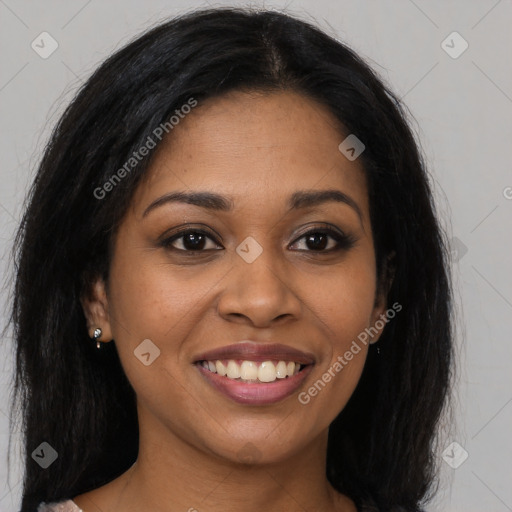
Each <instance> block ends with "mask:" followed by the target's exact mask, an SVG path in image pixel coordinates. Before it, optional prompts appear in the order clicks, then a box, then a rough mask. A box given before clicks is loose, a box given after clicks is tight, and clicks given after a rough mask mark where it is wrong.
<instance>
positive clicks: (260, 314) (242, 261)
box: [219, 235, 301, 324]
mask: <svg viewBox="0 0 512 512" xmlns="http://www.w3.org/2000/svg"><path fill="white" fill-rule="evenodd" d="M256 236H258V238H259V239H260V240H262V238H263V236H264V235H256ZM262 241H263V240H262ZM269 245H270V244H269ZM287 277H288V278H289V277H290V274H289V273H288V275H287V272H286V264H285V263H284V262H283V261H282V260H281V259H280V258H279V257H278V256H276V254H275V251H274V250H273V249H271V248H270V247H269V248H264V247H263V246H262V245H261V244H260V243H259V242H258V241H257V240H256V237H253V236H248V237H247V238H246V239H244V240H243V241H242V242H241V243H240V244H239V245H238V246H237V248H236V254H234V259H233V268H232V270H231V272H230V273H229V275H228V282H229V285H228V287H227V288H226V290H225V291H224V293H223V295H222V297H221V300H220V302H219V312H220V314H221V315H233V314H235V315H236V316H240V315H243V316H245V317H248V318H250V319H251V320H252V322H253V323H255V324H266V323H268V322H270V321H272V320H273V319H274V318H277V317H280V316H283V315H287V314H288V315H293V316H298V315H299V314H300V309H301V308H300V300H299V299H298V298H297V297H296V294H295V292H294V291H293V290H292V289H291V287H290V286H291V283H290V279H287Z"/></svg>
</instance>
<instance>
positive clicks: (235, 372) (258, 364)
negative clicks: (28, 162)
mask: <svg viewBox="0 0 512 512" xmlns="http://www.w3.org/2000/svg"><path fill="white" fill-rule="evenodd" d="M196 364H197V365H199V366H201V367H202V368H204V369H205V370H208V371H209V372H211V373H215V374H217V375H219V376H220V377H225V378H226V379H229V380H233V381H238V382H244V383H255V384H257V383H259V384H261V383H267V384H270V383H273V382H276V381H282V380H285V379H288V378H290V377H293V376H294V375H297V374H299V372H301V371H302V370H304V368H306V366H310V365H307V364H301V363H298V362H295V361H271V360H268V361H249V360H235V359H223V360H221V359H217V360H212V361H206V360H201V361H198V362H197V363H196Z"/></svg>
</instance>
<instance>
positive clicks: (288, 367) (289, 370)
mask: <svg viewBox="0 0 512 512" xmlns="http://www.w3.org/2000/svg"><path fill="white" fill-rule="evenodd" d="M294 372H295V363H294V362H293V361H290V362H289V363H288V364H287V365H286V373H287V375H288V377H291V376H292V375H293V374H294Z"/></svg>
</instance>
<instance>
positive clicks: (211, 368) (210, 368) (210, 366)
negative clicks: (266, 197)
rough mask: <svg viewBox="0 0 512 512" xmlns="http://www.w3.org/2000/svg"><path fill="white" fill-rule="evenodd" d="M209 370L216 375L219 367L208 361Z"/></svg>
mask: <svg viewBox="0 0 512 512" xmlns="http://www.w3.org/2000/svg"><path fill="white" fill-rule="evenodd" d="M208 370H210V371H211V372H214V373H215V372H217V367H216V366H215V363H214V362H213V361H208Z"/></svg>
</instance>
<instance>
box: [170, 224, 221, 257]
mask: <svg viewBox="0 0 512 512" xmlns="http://www.w3.org/2000/svg"><path fill="white" fill-rule="evenodd" d="M208 241H211V242H213V247H206V246H207V245H208ZM175 242H178V243H177V244H175ZM161 245H162V246H163V247H166V248H168V249H174V250H177V251H183V252H193V251H199V252H202V251H205V250H210V249H216V248H217V247H218V245H217V244H216V243H215V242H214V239H213V237H212V236H211V235H210V234H209V233H207V232H205V231H202V230H198V229H189V230H186V231H181V232H180V233H177V234H175V235H173V236H171V237H170V238H166V239H165V240H163V241H162V243H161ZM180 246H181V247H180Z"/></svg>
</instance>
